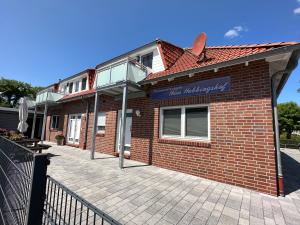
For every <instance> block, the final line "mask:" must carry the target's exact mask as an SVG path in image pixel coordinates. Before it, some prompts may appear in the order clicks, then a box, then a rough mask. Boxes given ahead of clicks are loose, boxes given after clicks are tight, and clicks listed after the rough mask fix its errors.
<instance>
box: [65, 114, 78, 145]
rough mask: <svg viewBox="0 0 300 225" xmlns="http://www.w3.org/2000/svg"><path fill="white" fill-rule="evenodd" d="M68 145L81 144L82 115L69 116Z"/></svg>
mask: <svg viewBox="0 0 300 225" xmlns="http://www.w3.org/2000/svg"><path fill="white" fill-rule="evenodd" d="M68 124H69V125H68V135H67V136H68V137H67V138H68V139H67V140H68V143H70V144H79V138H80V127H81V114H72V115H69V123H68Z"/></svg>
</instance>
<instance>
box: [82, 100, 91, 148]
mask: <svg viewBox="0 0 300 225" xmlns="http://www.w3.org/2000/svg"><path fill="white" fill-rule="evenodd" d="M89 108H90V102H89V101H88V99H87V101H86V112H85V114H86V115H85V134H84V143H83V149H86V145H87V135H88V128H89V118H90V115H89Z"/></svg>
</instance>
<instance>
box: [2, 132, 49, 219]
mask: <svg viewBox="0 0 300 225" xmlns="http://www.w3.org/2000/svg"><path fill="white" fill-rule="evenodd" d="M47 164H48V159H47V155H45V154H40V155H35V154H34V153H33V152H32V151H30V150H28V149H27V148H25V147H23V146H21V145H18V144H16V143H15V142H12V141H10V140H8V139H6V138H4V137H2V136H0V224H4V225H6V224H7V225H23V224H38V223H39V221H41V219H42V217H41V216H39V215H40V214H41V212H42V209H43V208H42V206H43V198H44V192H43V191H44V190H43V188H45V185H46V180H45V179H44V180H43V179H42V177H43V176H44V177H45V178H46V168H47ZM37 183H38V185H37V186H36V184H37ZM33 192H34V194H32V193H33Z"/></svg>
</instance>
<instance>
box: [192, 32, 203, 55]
mask: <svg viewBox="0 0 300 225" xmlns="http://www.w3.org/2000/svg"><path fill="white" fill-rule="evenodd" d="M205 45H206V33H204V32H202V33H201V34H199V35H198V37H197V38H196V40H195V42H194V45H193V48H192V52H193V54H195V55H196V56H200V54H201V53H202V52H203V50H204V48H205Z"/></svg>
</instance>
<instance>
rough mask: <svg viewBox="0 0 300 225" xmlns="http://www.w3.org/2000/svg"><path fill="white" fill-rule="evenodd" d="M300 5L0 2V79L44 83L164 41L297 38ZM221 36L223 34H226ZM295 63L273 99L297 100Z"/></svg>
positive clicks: (271, 1)
mask: <svg viewBox="0 0 300 225" xmlns="http://www.w3.org/2000/svg"><path fill="white" fill-rule="evenodd" d="M299 28H300V0H298V1H297V0H285V1H281V0H264V1H261V0H260V1H259V0H252V1H241V0H235V1H230V0H227V1H217V0H211V1H205V2H204V1H190V0H185V1H181V0H172V1H167V0H166V1H162V0H160V1H156V0H151V1H142V0H127V1H122V0H103V1H100V0H72V1H71V0H63V1H62V0H0V76H4V77H6V78H10V79H17V80H22V81H26V82H29V83H31V84H33V85H39V86H46V85H49V84H50V83H53V82H56V81H57V80H58V79H59V78H64V77H67V76H70V75H73V74H75V73H77V72H80V71H82V70H84V69H86V68H89V67H94V66H95V65H96V64H98V63H100V62H103V61H105V60H107V59H109V58H111V57H114V56H117V55H119V54H122V53H124V52H126V51H128V50H131V49H133V48H136V47H138V46H140V45H142V44H145V43H147V42H150V41H153V40H154V39H155V38H162V39H165V40H167V41H170V42H172V43H174V44H177V45H179V46H182V47H188V46H191V45H192V43H193V41H194V39H195V37H196V36H197V34H199V33H200V32H202V31H205V32H206V33H207V35H208V45H224V44H243V43H263V42H277V41H300V29H299ZM225 34H226V35H225ZM299 74H300V66H299V67H298V68H297V69H296V70H295V71H294V72H293V74H292V75H291V77H290V79H289V81H288V83H287V84H286V86H285V88H284V90H283V91H282V93H281V95H280V97H279V102H285V101H290V100H293V101H296V102H298V103H300V94H298V93H297V92H296V90H297V88H299V87H300V83H299V80H300V76H299Z"/></svg>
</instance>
